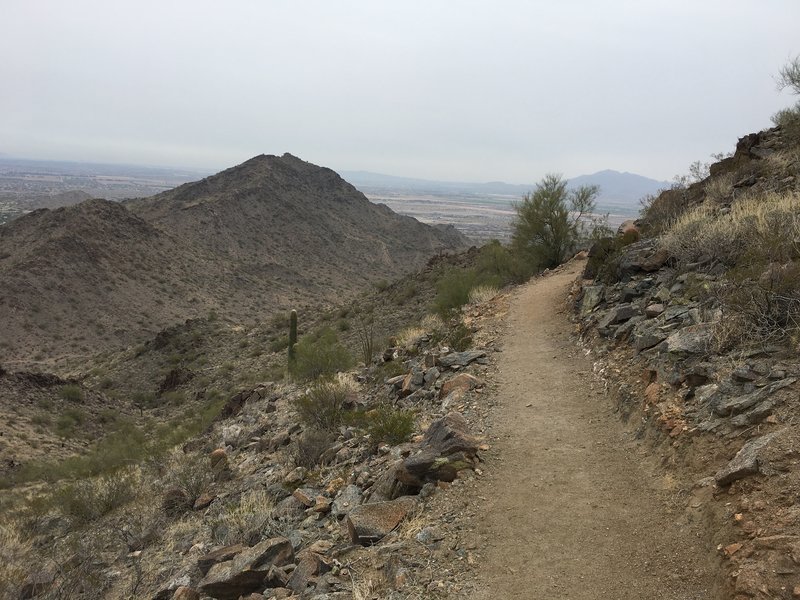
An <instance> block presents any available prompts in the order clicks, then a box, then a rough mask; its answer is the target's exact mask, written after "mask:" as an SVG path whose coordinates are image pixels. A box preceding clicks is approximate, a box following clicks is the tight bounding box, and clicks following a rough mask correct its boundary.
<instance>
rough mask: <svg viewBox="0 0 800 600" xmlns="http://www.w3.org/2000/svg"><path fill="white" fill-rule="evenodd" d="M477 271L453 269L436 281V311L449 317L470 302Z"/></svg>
mask: <svg viewBox="0 0 800 600" xmlns="http://www.w3.org/2000/svg"><path fill="white" fill-rule="evenodd" d="M475 279H476V277H475V271H473V270H466V271H464V270H458V269H453V270H451V271H449V272H448V273H446V274H445V275H444V276H443V277H442V278H441V279H440V280H439V281H438V282H437V283H436V298H435V299H434V301H433V308H434V311H435V312H436V313H437V314H438V315H440V316H441V317H442V318H447V317H449V316H450V315H451V314H453V312H454V311H456V310H457V309H459V308H461V307H462V306H463V305H464V304H466V303H467V302H469V291H470V290H471V289H472V288H473V287H474V285H475Z"/></svg>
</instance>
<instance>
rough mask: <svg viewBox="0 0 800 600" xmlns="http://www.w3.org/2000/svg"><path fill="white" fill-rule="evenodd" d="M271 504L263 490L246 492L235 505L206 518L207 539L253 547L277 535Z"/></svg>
mask: <svg viewBox="0 0 800 600" xmlns="http://www.w3.org/2000/svg"><path fill="white" fill-rule="evenodd" d="M274 508H275V505H274V502H273V500H272V497H271V496H270V495H269V494H268V493H267V492H266V491H265V490H263V489H255V490H248V491H246V492H244V493H243V494H242V495H241V496H240V497H239V502H238V503H235V504H228V505H227V506H224V507H223V508H222V511H221V512H220V513H219V514H218V515H217V516H216V517H213V518H212V519H210V521H211V536H212V538H213V540H214V542H215V543H218V544H225V545H227V544H236V543H244V544H255V543H257V542H259V541H260V540H262V539H264V538H267V537H272V535H273V534H275V533H277V523H276V522H275V519H274Z"/></svg>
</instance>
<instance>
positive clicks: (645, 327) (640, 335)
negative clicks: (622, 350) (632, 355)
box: [631, 321, 667, 352]
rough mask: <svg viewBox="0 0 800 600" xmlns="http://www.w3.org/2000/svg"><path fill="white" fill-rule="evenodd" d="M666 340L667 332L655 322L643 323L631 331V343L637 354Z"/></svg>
mask: <svg viewBox="0 0 800 600" xmlns="http://www.w3.org/2000/svg"><path fill="white" fill-rule="evenodd" d="M665 339H667V332H665V331H664V330H663V329H661V327H659V325H658V323H656V322H653V321H641V322H639V323H637V324H636V326H635V327H634V328H633V329H632V330H631V343H632V344H633V347H634V348H635V349H636V351H637V352H641V351H642V350H647V349H648V348H652V347H653V346H657V345H658V344H660V343H661V342H663V341H664V340H665Z"/></svg>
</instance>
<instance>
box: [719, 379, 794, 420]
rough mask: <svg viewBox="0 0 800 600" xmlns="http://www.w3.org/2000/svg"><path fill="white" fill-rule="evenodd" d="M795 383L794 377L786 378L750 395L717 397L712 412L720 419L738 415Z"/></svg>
mask: <svg viewBox="0 0 800 600" xmlns="http://www.w3.org/2000/svg"><path fill="white" fill-rule="evenodd" d="M796 381H797V379H795V378H794V377H788V378H786V379H782V380H780V381H776V382H775V383H771V384H769V385H768V386H766V387H763V388H760V389H758V390H756V391H755V392H752V393H750V394H744V395H743V396H736V397H734V398H723V397H719V398H718V399H717V401H716V402H715V403H714V405H713V408H712V409H713V412H714V414H716V415H718V416H720V417H725V416H728V415H736V414H739V413H741V412H744V411H746V410H749V409H751V408H753V407H755V406H757V405H758V404H760V403H761V402H763V401H764V400H766V399H767V398H768V397H769V396H771V395H772V394H774V393H775V392H777V391H778V390H780V389H782V388H785V387H787V386H790V385H792V384H793V383H795V382H796Z"/></svg>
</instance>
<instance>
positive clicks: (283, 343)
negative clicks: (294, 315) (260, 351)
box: [269, 335, 289, 352]
mask: <svg viewBox="0 0 800 600" xmlns="http://www.w3.org/2000/svg"><path fill="white" fill-rule="evenodd" d="M288 347H289V336H288V335H282V336H280V337H277V338H275V339H274V340H272V341H271V342H270V343H269V350H270V352H283V351H284V350H286V349H287V348H288Z"/></svg>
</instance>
